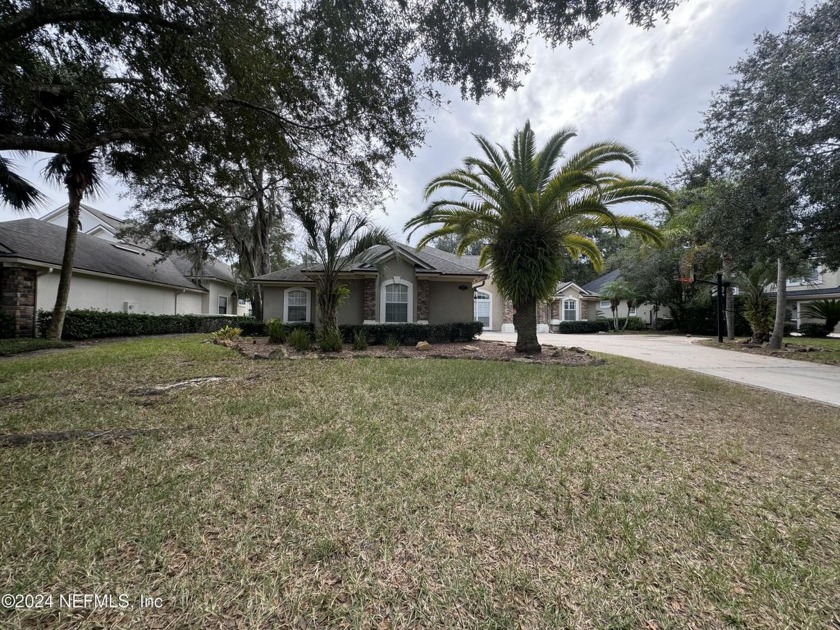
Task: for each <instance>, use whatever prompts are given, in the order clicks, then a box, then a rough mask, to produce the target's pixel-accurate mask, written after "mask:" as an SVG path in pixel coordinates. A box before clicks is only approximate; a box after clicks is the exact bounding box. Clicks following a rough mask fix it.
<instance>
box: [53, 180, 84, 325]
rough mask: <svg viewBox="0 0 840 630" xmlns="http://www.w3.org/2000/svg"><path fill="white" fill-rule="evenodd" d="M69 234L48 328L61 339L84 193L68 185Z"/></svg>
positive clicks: (65, 243)
mask: <svg viewBox="0 0 840 630" xmlns="http://www.w3.org/2000/svg"><path fill="white" fill-rule="evenodd" d="M68 201H69V203H68V204H67V236H65V238H64V257H63V258H62V259H61V276H60V277H59V281H58V293H57V295H56V296H55V307H54V308H53V313H52V321H51V322H50V327H49V330H47V339H61V333H62V331H63V330H64V315H65V313H66V312H67V300H68V298H69V297H70V280H71V279H72V277H73V259H74V257H75V255H76V241H77V240H78V236H79V212H80V206H81V203H82V194H81V193H80V192H79V191H78V190H76V189H75V187H73V186H70V187H68Z"/></svg>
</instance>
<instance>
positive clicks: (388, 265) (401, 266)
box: [360, 257, 431, 323]
mask: <svg viewBox="0 0 840 630" xmlns="http://www.w3.org/2000/svg"><path fill="white" fill-rule="evenodd" d="M397 278H400V280H403V281H405V282H410V283H411V305H412V306H411V317H410V319H411V321H412V322H416V321H417V277H416V275H415V273H414V263H412V262H410V261H407V260H404V259H401V258H396V257H394V258H391V259H390V260H387V261H386V262H384V263H382V265H381V266H380V267H379V280H378V282H377V284H376V321H380V320H381V318H382V315H381V313H382V301H383V297H382V288H383V285H384V283H385V282H387V281H388V280H396V279H397ZM429 300H430V301H431V297H430V298H429ZM360 323H361V322H360Z"/></svg>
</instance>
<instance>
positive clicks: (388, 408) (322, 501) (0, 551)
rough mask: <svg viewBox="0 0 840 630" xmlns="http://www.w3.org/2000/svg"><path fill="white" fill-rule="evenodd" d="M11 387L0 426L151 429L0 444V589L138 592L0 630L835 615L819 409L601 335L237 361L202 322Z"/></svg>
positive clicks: (65, 358)
mask: <svg viewBox="0 0 840 630" xmlns="http://www.w3.org/2000/svg"><path fill="white" fill-rule="evenodd" d="M209 376H218V377H226V380H222V381H217V382H213V383H212V384H208V385H206V386H202V387H182V388H175V389H171V390H168V391H166V392H164V393H162V394H157V395H154V396H147V397H144V396H138V395H136V394H134V393H132V392H137V391H141V390H144V389H145V390H149V389H151V388H153V387H156V386H159V385H162V384H166V383H175V382H181V381H186V380H189V379H196V378H202V377H209ZM24 395H30V396H33V398H31V399H25V400H21V401H20V403H19V404H17V405H14V406H10V407H3V409H2V411H0V434H9V433H26V432H54V431H71V430H77V431H78V430H87V431H91V430H103V429H105V428H108V429H112V430H135V431H137V430H147V429H161V428H165V429H167V430H168V432H166V433H160V434H141V433H138V434H136V435H134V436H133V437H131V438H130V439H123V440H118V441H113V442H111V443H103V442H101V441H98V440H95V441H83V442H79V441H69V442H68V441H65V442H59V443H49V444H28V445H24V446H15V447H4V448H0V466H2V469H3V471H4V474H3V476H2V478H0V531H2V532H3V533H4V535H3V536H2V537H1V538H0V567H2V569H3V570H2V573H0V582H2V584H0V591H3V592H11V593H42V592H50V593H53V594H56V595H57V594H59V593H68V592H90V593H127V594H129V595H130V596H131V597H132V599H135V598H137V597H139V596H140V595H141V594H143V595H152V596H158V597H161V598H162V599H163V606H162V607H161V608H160V609H154V610H148V609H147V610H143V609H139V608H137V607H134V608H132V609H130V610H108V609H96V610H77V611H66V610H63V611H59V610H56V609H53V610H35V611H31V610H30V611H24V610H15V611H10V610H2V609H0V624H3V625H8V626H10V627H22V626H32V625H35V626H52V627H55V626H58V627H67V628H71V627H73V628H75V627H102V626H130V625H143V626H148V627H154V625H159V626H160V627H202V628H203V627H266V628H272V627H358V628H368V627H373V628H379V627H382V628H386V627H394V628H397V627H456V626H457V627H481V628H488V627H491V628H507V627H575V628H580V627H582V628H587V627H590V628H601V627H627V628H639V627H649V628H650V627H661V628H668V627H680V628H683V627H686V628H687V627H696V628H708V627H711V628H714V627H721V628H722V627H731V626H735V627H738V626H742V627H767V628H771V627H780V626H788V627H826V626H830V625H831V624H832V623H837V622H838V618H837V605H836V603H837V593H838V592H840V492H839V491H838V486H837V478H836V472H837V470H838V463H840V462H838V453H840V448H838V447H840V422H838V418H837V412H836V409H832V408H829V407H823V406H820V405H816V404H813V405H808V404H804V403H802V402H801V401H794V400H792V399H789V398H785V397H783V396H777V395H773V394H767V393H765V392H758V391H753V390H750V389H744V388H740V387H738V386H736V385H733V384H730V383H727V382H724V381H719V380H717V379H712V378H706V377H702V376H698V375H694V374H691V373H688V372H683V371H679V370H673V369H668V368H660V367H655V366H651V365H648V364H644V363H639V362H634V361H631V360H626V359H620V358H610V360H609V362H608V363H607V364H606V365H602V366H598V367H556V366H537V365H522V364H515V363H497V362H475V361H452V360H448V361H445V360H433V359H429V360H426V361H400V360H387V359H383V360H370V359H359V360H356V361H349V362H345V361H311V362H310V361H276V362H275V361H270V362H269V361H260V362H256V361H249V360H246V359H244V358H242V357H239V356H238V355H234V354H231V353H230V351H229V350H227V349H225V348H221V347H218V346H214V345H210V344H202V343H201V340H200V339H199V338H181V339H176V340H170V339H155V340H142V341H132V342H126V343H120V344H109V345H107V346H105V345H103V346H101V347H94V348H86V349H77V350H68V351H66V352H62V353H61V354H58V355H51V356H44V357H21V358H18V359H12V360H8V361H5V362H3V363H2V364H0V397H13V396H24ZM145 398H149V399H153V400H154V401H155V402H154V404H142V403H143V401H144V399H145Z"/></svg>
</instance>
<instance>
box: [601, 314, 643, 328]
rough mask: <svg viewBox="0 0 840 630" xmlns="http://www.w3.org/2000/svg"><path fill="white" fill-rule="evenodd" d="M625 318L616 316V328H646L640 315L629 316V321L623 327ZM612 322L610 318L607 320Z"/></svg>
mask: <svg viewBox="0 0 840 630" xmlns="http://www.w3.org/2000/svg"><path fill="white" fill-rule="evenodd" d="M626 320H627V318H626V317H619V318H618V329H619V330H647V326H645V323H644V322H643V321H642V318H641V317H635V316H634V317H631V318H630V321H629V322H628V323H627V328H625V327H624V322H625V321H626ZM609 322H610V323H612V320H609Z"/></svg>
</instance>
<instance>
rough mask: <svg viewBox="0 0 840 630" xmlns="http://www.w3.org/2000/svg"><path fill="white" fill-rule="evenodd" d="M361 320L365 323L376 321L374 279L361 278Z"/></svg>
mask: <svg viewBox="0 0 840 630" xmlns="http://www.w3.org/2000/svg"><path fill="white" fill-rule="evenodd" d="M362 301H363V304H362V321H363V322H364V323H365V324H374V323H376V279H375V278H365V279H364V280H362Z"/></svg>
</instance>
